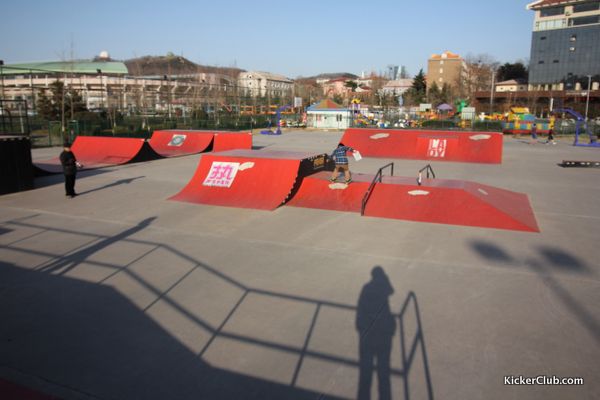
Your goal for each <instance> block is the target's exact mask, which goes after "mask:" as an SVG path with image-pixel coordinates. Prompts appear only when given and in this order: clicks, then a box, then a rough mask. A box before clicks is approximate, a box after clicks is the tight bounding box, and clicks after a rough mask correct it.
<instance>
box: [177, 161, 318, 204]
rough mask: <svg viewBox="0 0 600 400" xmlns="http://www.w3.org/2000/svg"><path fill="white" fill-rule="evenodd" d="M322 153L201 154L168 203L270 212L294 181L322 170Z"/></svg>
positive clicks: (279, 202)
mask: <svg viewBox="0 0 600 400" xmlns="http://www.w3.org/2000/svg"><path fill="white" fill-rule="evenodd" d="M326 159H327V156H326V155H325V154H313V153H296V152H283V151H256V150H230V151H225V152H220V153H212V154H205V155H203V156H202V158H201V159H200V163H199V164H198V168H197V169H196V173H195V174H194V176H193V177H192V179H191V180H190V182H189V183H188V184H187V186H186V187H184V188H183V190H181V192H179V193H178V194H176V195H175V196H173V197H171V198H170V199H171V200H178V201H185V202H189V203H201V204H211V205H217V206H227V207H241V208H254V209H259V210H274V209H275V208H277V207H279V206H280V205H281V204H283V203H284V202H285V201H286V200H287V198H288V197H289V196H290V194H291V192H292V190H293V189H294V185H295V183H296V179H297V178H298V177H302V176H307V175H309V174H312V173H314V172H317V171H320V170H323V169H324V168H325V164H326Z"/></svg>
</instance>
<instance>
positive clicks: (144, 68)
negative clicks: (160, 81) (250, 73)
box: [124, 54, 244, 76]
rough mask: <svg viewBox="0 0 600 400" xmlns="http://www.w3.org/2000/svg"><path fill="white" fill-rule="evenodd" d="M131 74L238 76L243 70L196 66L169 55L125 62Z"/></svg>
mask: <svg viewBox="0 0 600 400" xmlns="http://www.w3.org/2000/svg"><path fill="white" fill-rule="evenodd" d="M124 62H125V65H126V66H127V69H128V70H129V73H130V74H131V75H133V76H152V75H186V74H196V73H221V74H224V75H230V76H237V75H238V74H239V73H240V72H243V71H244V70H243V69H239V68H229V67H213V66H207V65H200V64H196V63H194V62H192V61H190V60H188V59H186V58H185V57H182V56H177V55H173V54H168V55H166V56H143V57H138V58H132V59H129V60H125V61H124Z"/></svg>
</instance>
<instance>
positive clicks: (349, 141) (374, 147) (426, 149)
mask: <svg viewBox="0 0 600 400" xmlns="http://www.w3.org/2000/svg"><path fill="white" fill-rule="evenodd" d="M341 142H342V143H344V144H345V145H346V146H350V147H353V148H355V149H356V150H358V151H360V153H361V154H362V155H364V156H367V157H390V158H405V159H415V160H432V161H458V162H473V163H489V164H500V163H501V162H502V144H503V142H502V134H501V133H497V132H457V131H416V130H394V129H371V128H369V129H362V128H350V129H346V131H345V132H344V136H343V137H342V140H341Z"/></svg>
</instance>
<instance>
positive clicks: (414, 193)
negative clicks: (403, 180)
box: [408, 190, 429, 196]
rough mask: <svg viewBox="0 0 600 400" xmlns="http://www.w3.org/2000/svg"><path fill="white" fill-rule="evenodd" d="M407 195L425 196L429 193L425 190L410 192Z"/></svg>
mask: <svg viewBox="0 0 600 400" xmlns="http://www.w3.org/2000/svg"><path fill="white" fill-rule="evenodd" d="M408 194H410V195H411V196H427V195H428V194H429V192H428V191H427V190H411V191H410V192H408Z"/></svg>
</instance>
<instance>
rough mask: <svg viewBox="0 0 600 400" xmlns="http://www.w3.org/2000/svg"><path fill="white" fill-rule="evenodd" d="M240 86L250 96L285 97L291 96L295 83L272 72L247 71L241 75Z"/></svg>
mask: <svg viewBox="0 0 600 400" xmlns="http://www.w3.org/2000/svg"><path fill="white" fill-rule="evenodd" d="M238 86H239V88H240V91H241V92H243V93H245V94H246V95H248V96H262V97H283V96H289V95H291V93H292V92H293V89H294V82H293V81H292V80H291V79H288V78H286V77H285V76H282V75H277V74H272V73H270V72H260V71H247V72H241V73H240V74H239V76H238Z"/></svg>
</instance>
